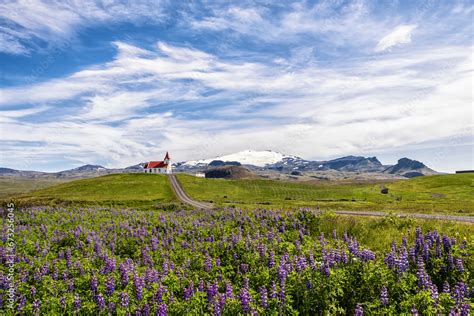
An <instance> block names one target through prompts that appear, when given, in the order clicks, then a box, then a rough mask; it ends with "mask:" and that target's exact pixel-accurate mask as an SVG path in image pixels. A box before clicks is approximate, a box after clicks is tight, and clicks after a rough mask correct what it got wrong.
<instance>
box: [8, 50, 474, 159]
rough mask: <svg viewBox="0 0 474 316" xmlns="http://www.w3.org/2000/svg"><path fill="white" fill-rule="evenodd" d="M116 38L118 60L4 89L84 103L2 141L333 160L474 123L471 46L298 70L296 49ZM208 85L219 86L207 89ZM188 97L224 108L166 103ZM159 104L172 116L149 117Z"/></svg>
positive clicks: (106, 151) (14, 118) (140, 155)
mask: <svg viewBox="0 0 474 316" xmlns="http://www.w3.org/2000/svg"><path fill="white" fill-rule="evenodd" d="M116 44H117V47H118V53H117V57H116V59H114V60H113V61H111V62H109V63H106V64H104V65H98V66H95V67H91V68H89V69H84V70H82V71H79V72H77V73H74V74H72V75H70V76H68V77H64V78H58V79H54V80H51V81H47V82H43V83H40V84H36V85H32V86H24V87H15V88H4V89H0V95H1V96H2V97H1V99H0V104H3V106H9V107H10V106H11V105H12V104H14V103H25V102H39V103H41V104H44V106H50V107H57V106H61V104H62V103H61V102H63V101H67V102H68V103H69V104H71V103H72V104H73V107H72V108H71V109H69V112H68V114H67V115H64V116H62V117H60V121H61V122H57V121H59V120H58V119H56V118H53V119H51V120H49V121H48V120H45V121H44V122H36V123H31V122H25V121H23V120H22V119H21V117H22V116H23V115H28V114H30V113H35V111H36V110H35V107H33V108H30V109H27V110H22V111H21V112H18V113H10V114H9V115H6V116H7V117H9V119H8V120H6V121H3V122H1V126H0V129H1V130H2V134H1V136H0V140H1V141H2V142H3V143H7V144H14V143H15V144H16V145H15V146H13V145H8V146H4V148H2V150H4V151H5V152H15V155H17V156H18V157H23V156H25V157H27V156H29V154H30V153H32V152H34V153H35V154H36V155H37V156H38V157H49V155H50V153H51V150H54V151H55V152H57V153H61V154H62V155H65V156H68V157H73V158H74V159H75V160H77V161H81V162H83V163H86V162H88V163H92V162H95V161H104V160H106V161H108V165H109V166H125V165H129V164H134V163H137V162H139V161H144V160H147V159H152V158H153V156H154V155H161V151H164V150H170V151H172V152H173V153H174V157H175V158H176V159H197V158H205V157H209V156H214V155H219V154H222V153H223V152H227V153H229V152H232V151H238V150H242V149H247V148H249V147H252V148H255V149H267V148H269V147H272V148H273V149H275V150H280V151H283V152H286V153H290V154H298V155H301V156H304V157H308V158H324V157H327V156H334V155H339V154H347V153H358V152H365V151H368V150H371V151H375V150H382V149H383V148H388V147H393V146H403V145H407V144H411V143H417V142H424V141H430V140H433V139H439V138H443V137H444V138H445V137H449V136H452V135H456V134H458V133H460V131H461V130H462V129H463V128H464V127H465V126H466V125H469V124H472V123H471V122H470V118H471V117H472V116H471V115H470V114H472V110H471V108H470V102H471V101H472V96H471V94H470V90H469V86H470V82H471V81H470V80H471V76H472V69H471V68H472V67H471V66H470V65H471V62H472V56H470V51H471V50H470V48H466V47H443V48H438V49H437V50H434V51H432V50H431V51H426V50H412V51H411V52H410V53H404V54H397V55H393V54H391V55H389V56H388V55H387V56H381V57H380V58H378V59H376V60H372V59H371V58H367V59H362V60H360V59H357V60H355V61H352V62H350V63H346V64H338V65H337V66H336V67H332V66H331V65H328V66H326V67H321V66H319V65H318V64H312V63H306V64H304V65H301V66H298V67H293V68H288V67H287V64H288V63H289V62H290V59H291V58H292V57H290V58H289V59H284V60H283V61H281V63H279V64H273V63H258V62H246V61H239V60H232V61H228V60H225V59H222V58H219V57H218V56H215V55H211V54H209V53H206V52H203V51H199V50H195V49H192V48H185V47H175V46H171V45H169V44H167V43H158V44H157V46H156V47H157V48H156V50H154V51H151V50H143V49H141V48H139V47H135V46H131V45H129V44H124V43H116ZM296 55H298V54H296ZM298 58H299V57H298ZM304 58H307V57H304ZM426 65H429V67H427V66H426ZM209 89H214V90H216V91H218V92H216V93H214V94H213V95H212V96H208V97H206V96H205V94H206V91H208V90H209ZM177 101H195V102H198V104H199V103H206V101H209V102H211V101H212V102H213V103H216V104H218V106H214V107H213V108H212V110H211V112H210V114H209V115H206V116H203V117H198V118H193V117H192V115H194V114H195V113H194V112H193V109H192V108H180V106H179V105H175V106H173V114H171V113H169V112H168V110H166V112H164V110H163V109H162V108H161V107H162V106H163V105H165V106H166V105H167V104H168V103H169V102H177ZM446 104H449V107H447V106H445V105H446ZM262 105H265V106H262ZM194 106H198V105H194ZM151 107H153V108H154V110H153V111H150V110H149V109H150V108H151ZM156 110H159V112H162V113H161V114H160V113H155V114H150V113H154V112H155V111H156ZM38 111H39V110H38ZM5 113H8V112H5ZM427 113H429V115H427ZM190 115H191V117H189V116H190ZM229 117H232V118H233V119H232V120H229ZM110 122H114V124H110ZM19 142H20V144H18V143H19ZM22 142H23V143H24V144H21V143H22ZM30 143H33V144H38V143H39V144H46V145H43V146H44V147H41V146H40V147H38V145H31V144H30ZM26 153H28V154H26ZM5 157H7V156H5ZM21 159H22V158H19V161H20V160H21ZM24 159H26V158H24ZM45 159H46V158H45ZM71 159H72V158H71ZM5 163H7V162H5V161H2V160H0V164H5Z"/></svg>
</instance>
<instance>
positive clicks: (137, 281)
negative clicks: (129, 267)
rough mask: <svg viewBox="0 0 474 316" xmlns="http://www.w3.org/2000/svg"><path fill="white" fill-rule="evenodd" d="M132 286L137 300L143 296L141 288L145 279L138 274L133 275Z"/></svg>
mask: <svg viewBox="0 0 474 316" xmlns="http://www.w3.org/2000/svg"><path fill="white" fill-rule="evenodd" d="M133 287H134V289H135V295H136V296H137V299H138V300H139V301H141V300H142V298H143V288H144V287H145V281H144V280H143V278H142V277H139V276H138V274H135V275H134V276H133Z"/></svg>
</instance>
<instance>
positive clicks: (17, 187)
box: [0, 177, 70, 198]
mask: <svg viewBox="0 0 474 316" xmlns="http://www.w3.org/2000/svg"><path fill="white" fill-rule="evenodd" d="M67 181H70V180H69V179H67V180H65V179H23V178H9V177H8V178H7V177H1V178H0V198H4V197H7V196H9V195H12V194H18V193H26V192H31V191H34V190H39V189H43V188H46V187H50V186H53V185H56V184H60V183H64V182H67Z"/></svg>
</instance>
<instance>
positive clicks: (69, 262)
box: [66, 248, 72, 268]
mask: <svg viewBox="0 0 474 316" xmlns="http://www.w3.org/2000/svg"><path fill="white" fill-rule="evenodd" d="M66 267H68V268H70V267H72V255H71V249H69V248H68V249H67V250H66Z"/></svg>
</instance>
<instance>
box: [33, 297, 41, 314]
mask: <svg viewBox="0 0 474 316" xmlns="http://www.w3.org/2000/svg"><path fill="white" fill-rule="evenodd" d="M40 309H41V301H40V300H35V301H34V302H33V310H34V311H35V312H36V313H39V311H40Z"/></svg>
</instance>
